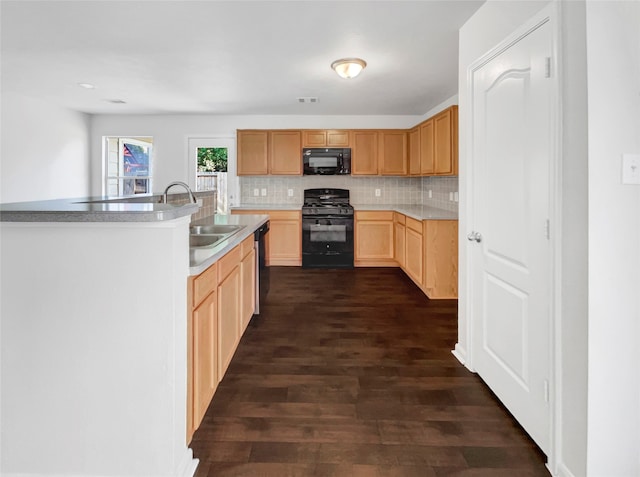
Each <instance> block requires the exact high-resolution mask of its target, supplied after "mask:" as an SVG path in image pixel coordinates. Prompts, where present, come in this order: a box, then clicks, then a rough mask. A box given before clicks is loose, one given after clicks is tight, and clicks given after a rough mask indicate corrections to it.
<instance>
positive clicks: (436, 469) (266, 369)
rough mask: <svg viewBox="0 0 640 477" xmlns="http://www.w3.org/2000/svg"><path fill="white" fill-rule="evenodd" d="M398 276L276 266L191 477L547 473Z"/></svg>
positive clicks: (208, 419) (217, 399) (197, 443)
mask: <svg viewBox="0 0 640 477" xmlns="http://www.w3.org/2000/svg"><path fill="white" fill-rule="evenodd" d="M456 308H457V302H456V301H455V300H445V301H441V300H433V301H431V300H428V299H427V298H426V297H425V296H424V295H423V294H422V292H420V291H419V290H418V289H417V288H416V287H415V285H413V283H412V282H411V281H410V280H409V279H408V278H407V277H406V276H404V274H403V273H402V272H401V271H399V270H398V269H362V268H360V269H356V270H302V269H300V268H284V267H283V268H272V269H271V289H270V292H269V297H268V300H267V303H265V304H263V308H262V314H261V315H260V317H259V318H258V317H254V319H253V321H252V322H251V324H250V325H249V328H248V329H247V332H246V333H245V335H244V337H243V338H242V341H241V342H240V345H239V347H238V350H237V351H236V354H235V356H234V358H233V361H232V363H231V365H230V368H229V370H228V371H227V374H226V376H225V378H224V380H223V381H222V382H221V383H220V385H219V387H218V390H217V392H216V395H215V396H214V398H213V402H212V403H211V406H210V407H209V410H208V411H207V414H206V416H205V418H204V421H203V423H202V424H201V426H200V429H199V430H198V431H197V432H196V434H195V436H194V438H193V441H192V444H191V447H192V449H193V451H194V454H195V456H196V457H197V458H199V459H200V466H199V467H198V471H197V474H196V476H197V477H205V476H208V477H223V476H252V477H253V476H256V477H257V476H260V477H267V476H273V477H287V476H303V477H306V476H358V477H359V476H367V477H368V476H380V477H382V476H420V477H429V476H474V477H477V476H491V477H501V476H505V477H506V476H509V477H511V476H548V475H549V474H548V472H547V471H546V469H545V466H544V461H545V457H544V455H543V454H542V453H541V452H540V451H539V450H538V449H537V447H536V446H535V445H534V444H533V443H532V441H531V440H530V439H529V437H528V436H527V435H526V434H525V432H524V431H523V430H522V429H521V428H520V426H519V425H518V424H517V423H516V422H515V421H514V420H513V418H512V417H511V416H510V415H509V413H508V412H507V411H505V410H504V408H503V407H502V406H501V405H500V404H499V402H498V401H497V399H496V398H495V397H494V396H493V394H492V393H491V392H490V391H489V390H488V388H487V387H486V386H485V385H484V383H483V382H482V381H481V380H480V379H479V378H478V377H477V376H476V375H474V374H472V373H470V372H469V371H467V370H466V369H465V368H464V367H463V366H462V365H460V364H459V362H458V361H456V359H455V358H454V357H453V355H452V354H451V349H452V348H453V346H454V344H455V342H456V334H457V323H456Z"/></svg>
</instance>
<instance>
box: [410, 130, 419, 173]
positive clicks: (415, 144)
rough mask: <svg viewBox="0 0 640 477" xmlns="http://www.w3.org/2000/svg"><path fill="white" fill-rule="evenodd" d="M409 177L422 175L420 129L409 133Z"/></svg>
mask: <svg viewBox="0 0 640 477" xmlns="http://www.w3.org/2000/svg"><path fill="white" fill-rule="evenodd" d="M409 175H411V176H419V175H420V128H413V129H412V130H411V131H409Z"/></svg>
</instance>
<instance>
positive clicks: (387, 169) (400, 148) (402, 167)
mask: <svg viewBox="0 0 640 477" xmlns="http://www.w3.org/2000/svg"><path fill="white" fill-rule="evenodd" d="M378 138H379V145H378V164H379V169H380V174H382V175H396V176H406V175H407V133H406V131H404V130H381V131H378Z"/></svg>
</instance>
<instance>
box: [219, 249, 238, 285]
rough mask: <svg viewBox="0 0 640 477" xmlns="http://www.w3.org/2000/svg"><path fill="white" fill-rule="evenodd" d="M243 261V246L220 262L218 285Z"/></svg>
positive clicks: (232, 251)
mask: <svg viewBox="0 0 640 477" xmlns="http://www.w3.org/2000/svg"><path fill="white" fill-rule="evenodd" d="M241 259H242V244H240V245H238V246H237V247H235V248H234V249H233V250H231V252H229V253H228V254H226V255H225V256H224V257H222V258H221V259H220V260H218V283H220V282H222V280H224V279H225V278H226V276H227V275H229V274H230V273H231V272H232V271H233V269H234V268H236V267H237V266H238V264H239V263H240V260H241Z"/></svg>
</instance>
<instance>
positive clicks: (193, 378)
mask: <svg viewBox="0 0 640 477" xmlns="http://www.w3.org/2000/svg"><path fill="white" fill-rule="evenodd" d="M255 270H256V254H255V250H254V247H253V236H249V237H247V238H246V239H245V240H244V241H243V242H242V243H241V244H240V245H238V246H236V247H235V248H233V249H232V250H231V251H230V252H229V253H227V254H226V255H225V256H224V257H222V258H221V259H220V260H218V261H217V262H216V263H214V264H213V265H211V266H210V267H209V268H207V269H206V270H205V271H204V272H202V273H201V274H200V275H197V276H194V277H189V280H188V281H187V303H188V307H189V314H188V317H189V319H188V320H187V443H189V442H191V438H192V437H193V433H194V432H195V431H196V429H197V428H198V427H199V426H200V423H201V422H202V418H203V417H204V414H205V412H206V410H207V408H208V407H209V404H210V403H211V398H212V397H213V395H214V393H215V391H216V389H217V387H218V383H219V382H220V381H221V380H222V377H223V376H224V373H225V371H226V370H227V368H228V366H229V363H230V362H231V358H232V357H233V354H234V353H235V350H236V348H237V346H238V343H239V342H240V337H241V336H242V333H243V332H244V331H245V329H246V327H247V325H248V324H249V320H251V317H252V316H253V311H254V307H255V283H256V282H255Z"/></svg>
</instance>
